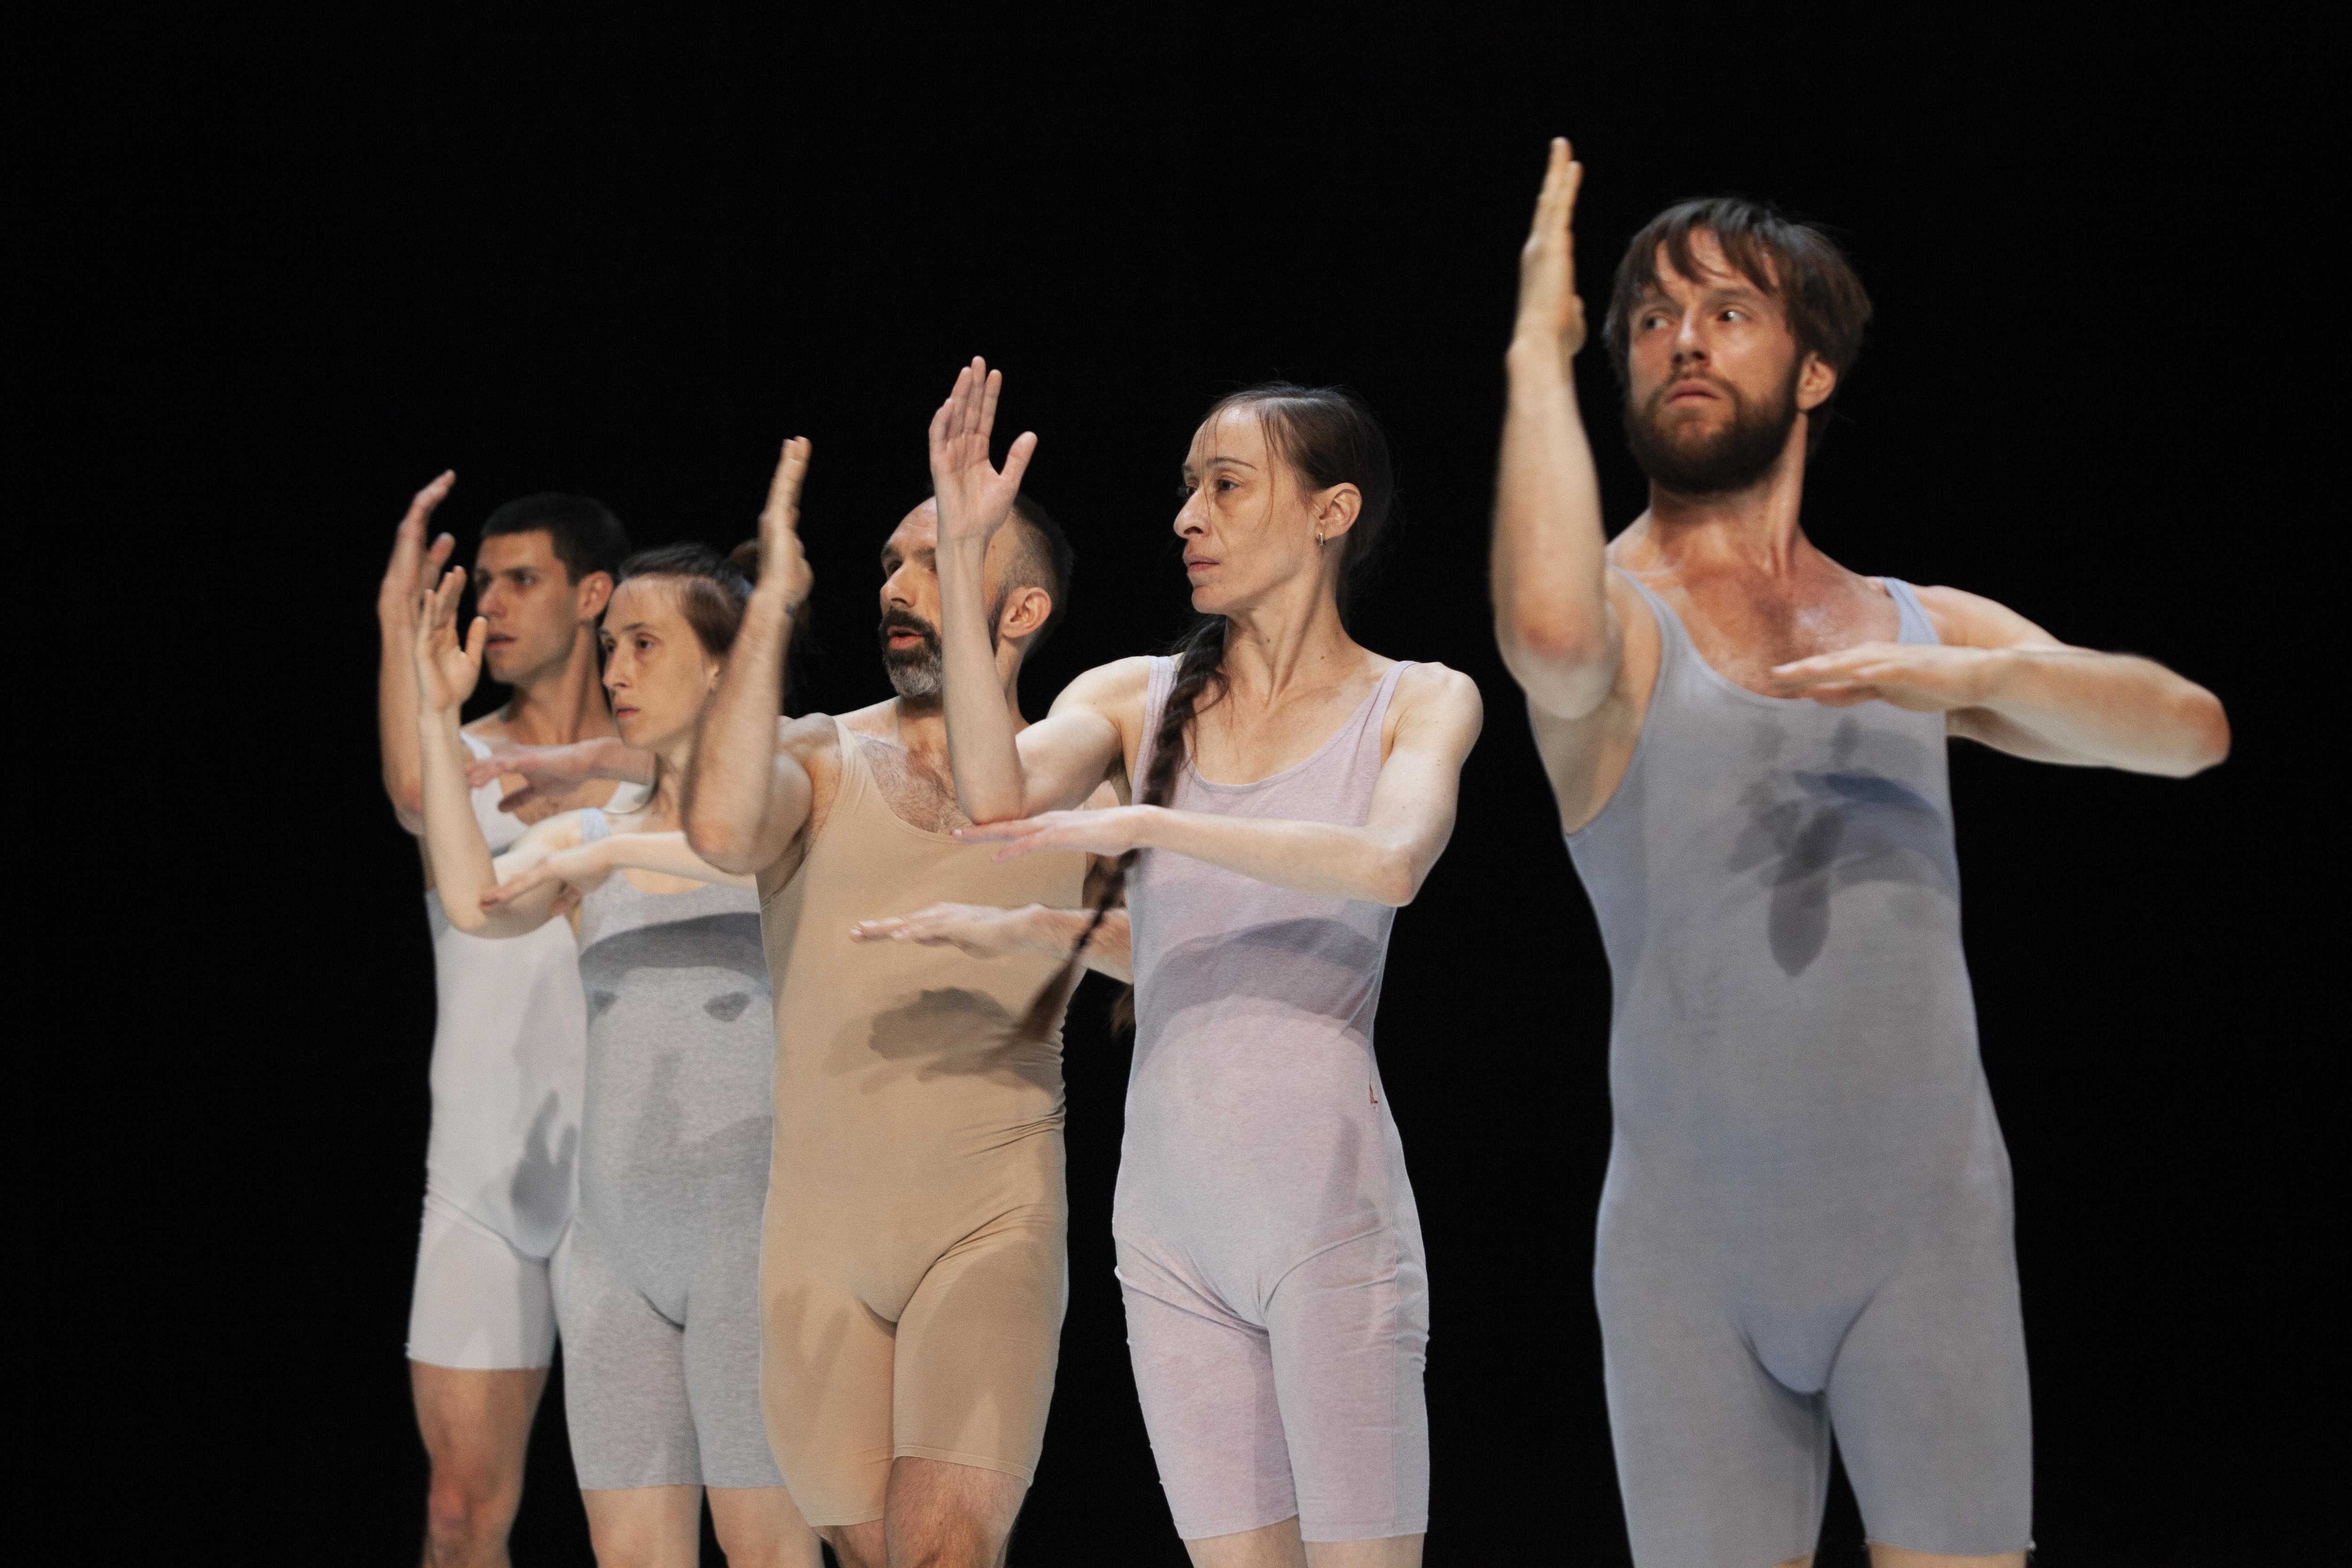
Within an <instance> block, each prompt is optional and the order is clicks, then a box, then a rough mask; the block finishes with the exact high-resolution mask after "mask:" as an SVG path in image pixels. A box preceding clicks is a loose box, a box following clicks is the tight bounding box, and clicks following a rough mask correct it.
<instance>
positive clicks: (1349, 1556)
mask: <svg viewBox="0 0 2352 1568" xmlns="http://www.w3.org/2000/svg"><path fill="white" fill-rule="evenodd" d="M1422 1540H1423V1538H1422V1537H1421V1536H1418V1535H1390V1536H1383V1537H1381V1539H1379V1540H1377V1541H1310V1542H1302V1541H1300V1540H1299V1539H1298V1521H1297V1520H1296V1519H1286V1520H1284V1521H1281V1522H1280V1523H1279V1524H1269V1525H1267V1526H1265V1528H1264V1529H1262V1530H1244V1531H1242V1532H1240V1533H1239V1534H1237V1535H1212V1536H1209V1537H1207V1538H1205V1539H1203V1540H1200V1541H1188V1542H1185V1543H1184V1550H1185V1552H1187V1553H1189V1554H1190V1555H1191V1557H1192V1568H1421V1543H1422Z"/></svg>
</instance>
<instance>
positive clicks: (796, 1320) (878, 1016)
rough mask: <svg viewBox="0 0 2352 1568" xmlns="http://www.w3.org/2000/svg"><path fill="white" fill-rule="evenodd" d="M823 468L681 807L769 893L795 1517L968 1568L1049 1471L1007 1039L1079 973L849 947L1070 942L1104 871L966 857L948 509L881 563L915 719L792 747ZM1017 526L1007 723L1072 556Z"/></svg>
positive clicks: (772, 1318) (1041, 1237) (773, 1431)
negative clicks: (897, 937) (951, 918)
mask: <svg viewBox="0 0 2352 1568" xmlns="http://www.w3.org/2000/svg"><path fill="white" fill-rule="evenodd" d="M805 461H806V447H805V444H804V443H798V442H795V443H793V444H790V445H788V446H787V447H786V450H785V458H784V461H783V463H782V466H781V467H780V468H779V469H778V471H777V479H776V486H775V489H774V492H773V493H772V495H771V498H770V501H769V507H768V510H767V512H766V514H765V515H764V516H763V517H762V519H761V556H762V568H761V573H760V579H759V587H758V591H757V592H756V593H755V594H754V595H753V597H752V600H751V605H750V608H749V610H748V612H747V614H746V616H745V618H744V621H743V626H742V630H741V632H740V635H739V640H738V642H737V645H736V647H735V650H734V657H732V658H730V659H729V661H728V668H727V673H726V675H725V677H724V678H723V679H721V681H720V684H719V689H718V691H717V693H716V694H715V695H714V696H713V698H712V700H711V703H710V707H709V710H707V712H706V714H705V716H704V719H703V728H702V734H701V741H700V744H699V746H698V750H697V753H696V760H695V765H694V770H693V772H692V773H689V775H688V780H687V786H686V807H685V823H686V830H687V834H688V838H689V840H690V841H691V843H692V844H693V846H694V847H695V848H696V850H697V851H698V852H699V853H701V854H703V855H705V856H707V857H708V858H709V859H710V861H711V862H712V863H713V864H714V865H718V866H719V867H722V868H726V869H728V870H732V871H739V872H751V873H755V874H756V875H757V876H758V878H759V886H760V896H761V929H762V933H763V937H764V940H765V942H766V945H767V952H768V966H769V973H770V974H771V975H772V978H773V981H774V987H775V995H776V1043H777V1054H776V1075H775V1084H776V1133H775V1137H776V1142H775V1156H774V1164H773V1167H772V1174H771V1176H770V1184H769V1194H768V1207H767V1220H766V1227H765V1231H764V1235H763V1239H762V1247H761V1329H762V1337H763V1347H764V1348H763V1353H762V1359H761V1397H762V1403H763V1405H764V1406H765V1411H766V1415H767V1423H768V1434H769V1440H770V1443H771V1445H772V1447H773V1448H774V1450H775V1456H776V1461H777V1464H778V1467H779V1468H781V1469H782V1472H783V1475H784V1479H785V1481H786V1483H787V1484H788V1485H789V1486H790V1487H791V1489H792V1492H793V1500H794V1501H795V1502H796V1503H798V1504H799V1506H800V1508H801V1510H802V1511H803V1514H804V1515H805V1516H806V1517H807V1519H808V1521H809V1522H810V1523H811V1524H813V1525H814V1526H815V1527H816V1528H817V1530H818V1531H819V1533H821V1534H822V1535H824V1538H825V1539H826V1540H827V1541H828V1542H831V1543H832V1545H833V1547H834V1550H835V1552H837V1553H838V1554H839V1555H840V1556H841V1557H842V1559H843V1562H844V1564H845V1568H887V1564H888V1563H891V1562H893V1561H903V1562H918V1561H919V1562H923V1563H940V1564H967V1563H969V1564H972V1565H974V1568H978V1565H982V1564H991V1563H998V1562H1001V1561H1002V1554H1003V1548H1004V1542H1005V1541H1006V1539H1007V1538H1008V1537H1009V1536H1010V1534H1011V1532H1012V1527H1013V1518H1014V1516H1015V1515H1016V1514H1017V1513H1018V1512H1019V1510H1020V1506H1021V1501H1022V1499H1023V1497H1024V1494H1025V1493H1026V1491H1027V1489H1028V1485H1029V1482H1030V1479H1032V1477H1033V1476H1034V1472H1035V1468H1036V1463H1037V1456H1038V1453H1039V1450H1040V1448H1041V1447H1042V1444H1043V1440H1044V1434H1045V1410H1046V1405H1047V1404H1048V1402H1049V1400H1050V1399H1051V1397H1052V1394H1053V1383H1054V1368H1055V1358H1056V1355H1057V1352H1058V1346H1059V1342H1060V1335H1061V1323H1062V1311H1063V1306H1064V1302H1065V1300H1066V1294H1067V1262H1066V1255H1065V1247H1064V1238H1065V1235H1066V1229H1067V1212H1066V1202H1065V1198H1064V1194H1063V1167H1062V1161H1063V1155H1062V1074H1061V1053H1060V1047H1059V1044H1058V1027H1057V1028H1056V1029H1055V1031H1054V1032H1053V1034H1054V1037H1053V1038H1051V1039H1049V1040H1044V1041H1041V1040H1024V1039H1020V1038H1016V1035H1017V1033H1018V1031H1017V1030H1016V1029H1015V1027H1014V1026H1015V1024H1016V1022H1017V1021H1018V1020H1019V1019H1020V1018H1021V1016H1022V1015H1023V1013H1024V1011H1025V1009H1026V1008H1027V1007H1028V1005H1029V1004H1030V1002H1031V1000H1032V998H1033V997H1034V996H1035V995H1036V994H1037V993H1038V991H1039V989H1040V988H1041V987H1042V986H1044V985H1045V984H1048V983H1050V982H1051V981H1052V980H1053V978H1054V976H1055V973H1056V971H1057V970H1058V968H1059V964H1058V963H1057V961H1056V958H1055V956H1054V955H1052V954H1051V953H1049V952H1027V953H1023V954H1020V955H1017V956H1014V957H1010V958H1002V959H998V960H996V961H994V962H988V963H983V962H982V961H981V960H980V959H978V958H976V957H972V956H968V955H967V953H965V952H959V951H956V950H954V948H952V947H948V946H929V945H922V944H920V943H918V942H853V941H852V940H851V927H852V925H853V924H854V923H855V922H856V921H861V920H865V919H867V918H868V917H873V916H887V915H892V914H898V913H902V912H911V911H915V910H920V909H923V908H925V907H927V906H932V905H937V904H940V903H968V904H974V905H995V906H1013V907H1019V906H1033V905H1034V906H1040V908H1039V910H1038V911H1037V912H1038V914H1039V916H1040V917H1041V918H1042V919H1045V920H1047V921H1050V920H1052V919H1054V918H1055V910H1061V909H1066V908H1067V907H1069V906H1074V905H1076V904H1077V903H1079V901H1080V898H1081V884H1082V881H1083V879H1084V876H1085V872H1086V858H1085V857H1083V856H1081V855H1077V854H1075V853H1070V854H1059V855H1053V856H1039V857H1037V858H1035V860H1034V861H1026V860H1024V861H1020V862H1016V863H1013V864H1010V865H1003V866H1000V865H997V864H995V863H994V862H993V858H992V849H991V848H989V847H982V846H969V845H961V844H958V843H956V842H955V841H953V840H952V839H951V838H950V837H949V833H950V831H951V830H952V829H954V828H956V827H959V826H965V825H966V819H965V818H964V817H963V816H961V814H960V813H958V811H957V810H956V806H955V788H954V784H953V783H952V781H951V779H950V775H949V773H948V758H947V734H946V729H945V725H944V721H943V720H942V718H941V711H940V645H939V637H938V632H937V630H936V629H935V628H936V626H937V625H938V616H939V580H938V575H937V572H936V568H935V564H934V552H935V549H936V546H937V531H938V516H937V512H936V510H934V508H933V506H932V504H931V503H930V502H929V501H926V502H924V503H923V504H922V505H921V506H919V507H918V508H916V509H915V510H913V511H912V512H910V513H908V516H907V518H906V519H905V521H902V522H900V523H899V524H898V529H897V531H894V532H893V533H892V534H891V535H890V538H889V542H888V543H887V545H886V546H885V548H884V551H883V556H882V565H883V571H884V574H885V577H884V581H883V584H882V594H881V607H882V628H881V629H882V643H883V658H884V661H885V663H886V664H887V666H888V668H889V670H890V675H891V683H892V685H893V686H894V687H895V688H896V689H897V690H898V696H897V697H896V698H894V699H893V700H890V701H887V702H882V703H877V704H876V705H875V706H873V707H871V708H865V709H860V710H857V711H856V712H854V713H849V714H845V715H841V716H839V717H834V716H829V715H824V714H812V715H809V716H807V717H805V718H802V719H798V720H793V721H787V722H784V723H782V724H781V725H780V724H779V722H778V714H779V710H780V701H781V697H782V664H783V655H784V648H785V644H786V641H787V639H788V637H789V634H790V630H791V622H792V617H793V612H794V611H795V609H796V608H797V607H798V605H799V604H800V602H801V600H802V599H803V597H804V596H805V595H806V594H807V591H808V583H809V574H808V569H807V567H806V565H805V563H804V562H803V558H802V555H801V551H800V544H799V541H798V538H797V536H796V534H795V532H794V513H795V510H796V503H797V497H798V490H799V480H800V472H801V469H802V468H803V466H804V464H805ZM1020 517H1021V521H1022V523H1023V524H1024V526H1021V527H1018V528H1007V529H1006V530H1004V531H1003V536H1002V537H1001V538H1000V539H999V541H998V542H997V543H998V545H999V546H1000V549H999V551H998V552H995V553H992V555H991V557H990V560H989V563H988V566H989V579H990V589H989V592H990V594H991V595H992V602H993V603H994V604H995V605H996V614H995V616H994V621H993V625H994V627H995V633H996V658H997V669H998V672H999V675H1000V676H1001V678H1002V680H1003V689H1004V699H1005V703H1006V705H1007V708H1008V709H1009V710H1011V712H1012V716H1013V721H1014V723H1015V724H1016V725H1018V724H1020V723H1021V722H1022V719H1021V716H1020V710H1019V704H1018V697H1017V692H1016V685H1017V681H1018V679H1019V675H1020V668H1021V661H1022V658H1023V656H1024V653H1026V652H1027V651H1028V649H1029V648H1031V647H1034V645H1035V644H1036V642H1037V641H1038V640H1039V638H1040V637H1042V636H1043V635H1044V634H1045V631H1046V630H1048V629H1049V628H1050V626H1051V624H1052V622H1053V620H1054V618H1055V613H1056V611H1057V610H1058V608H1059V604H1058V603H1057V601H1058V600H1059V598H1060V597H1061V596H1062V595H1063V594H1064V593H1065V592H1066V584H1067V581H1068V559H1069V558H1068V547H1067V545H1066V544H1065V543H1064V542H1062V541H1061V537H1060V531H1059V530H1058V529H1056V528H1055V526H1054V524H1053V523H1052V521H1050V520H1049V519H1046V518H1045V515H1044V513H1043V512H1042V510H1038V509H1035V508H1034V507H1025V508H1024V509H1023V510H1022V511H1021V513H1020ZM1072 918H1075V917H1072ZM1120 934H1122V935H1123V934H1124V933H1123V931H1122V932H1121V933H1120ZM1067 951H1068V949H1067V946H1066V944H1065V945H1064V946H1063V947H1062V949H1061V952H1064V953H1066V952H1067Z"/></svg>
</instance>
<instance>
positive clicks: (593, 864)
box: [482, 844, 613, 914]
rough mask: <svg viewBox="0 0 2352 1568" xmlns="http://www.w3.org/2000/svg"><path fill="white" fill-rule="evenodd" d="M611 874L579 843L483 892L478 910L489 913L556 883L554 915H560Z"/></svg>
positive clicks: (592, 848)
mask: <svg viewBox="0 0 2352 1568" xmlns="http://www.w3.org/2000/svg"><path fill="white" fill-rule="evenodd" d="M612 874H613V869H612V868H611V867H610V866H608V865H606V864H605V863H604V858H603V857H602V856H600V855H598V854H597V853H596V851H595V847H594V846H593V845H588V844H583V845H580V846H578V847H575V848H571V849H562V850H558V851H557V852H556V853H555V854H552V855H550V856H549V857H547V858H545V859H544V860H541V861H540V862H539V864H537V865H535V866H532V867H530V868H527V869H525V870H523V871H522V872H520V873H519V874H518V875H516V876H513V877H510V878H509V879H507V880H505V881H503V882H501V883H499V885H498V886H497V887H495V888H492V889H490V890H489V891H488V892H487V893H484V894H483V895H482V911H483V912H484V913H485V914H488V913H491V912H493V911H495V910H500V909H503V908H505V907H506V906H508V905H509V904H512V903H513V902H514V901H515V900H518V899H520V898H521V897H523V895H525V894H526V893H529V892H530V890H531V889H534V888H543V887H545V886H546V885H547V884H548V883H550V882H560V883H562V887H561V888H560V889H558V890H557V892H556V895H555V908H554V912H555V913H557V914H562V913H564V912H565V911H567V910H570V909H571V908H572V905H574V904H576V903H578V902H579V901H580V900H582V899H583V898H584V897H585V896H586V895H588V894H590V893H593V892H594V891H595V890H596V889H598V888H601V887H603V886H604V879H605V878H607V877H609V876H611V875H612Z"/></svg>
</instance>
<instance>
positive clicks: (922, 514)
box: [882, 500, 940, 555]
mask: <svg viewBox="0 0 2352 1568" xmlns="http://www.w3.org/2000/svg"><path fill="white" fill-rule="evenodd" d="M939 544H940V507H939V503H938V502H937V501H934V500H926V501H924V502H923V503H922V504H921V505H920V506H919V507H917V508H915V510H912V511H910V512H908V514H907V515H906V516H904V517H902V518H900V519H899V520H898V527H896V528H894V529H892V530H891V531H890V537H889V538H888V539H886V540H884V541H883V542H882V549H883V552H885V553H886V554H898V555H911V554H913V553H914V552H916V551H918V550H937V549H938V548H939Z"/></svg>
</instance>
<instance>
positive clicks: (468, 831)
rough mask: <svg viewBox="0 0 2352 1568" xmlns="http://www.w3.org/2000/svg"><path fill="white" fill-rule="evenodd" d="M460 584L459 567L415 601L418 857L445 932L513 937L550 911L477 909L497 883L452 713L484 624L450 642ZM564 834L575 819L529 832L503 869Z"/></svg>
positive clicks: (471, 677)
mask: <svg viewBox="0 0 2352 1568" xmlns="http://www.w3.org/2000/svg"><path fill="white" fill-rule="evenodd" d="M465 585H466V572H465V569H464V568H463V567H459V568H457V570H455V571H452V572H451V573H449V574H448V575H447V576H446V577H445V578H443V579H442V582H441V586H440V588H439V589H438V590H436V591H435V592H432V593H425V594H419V595H417V608H416V620H415V634H414V643H413V646H414V649H415V657H414V658H413V659H412V661H411V662H412V668H413V674H412V676H411V678H410V679H411V680H412V682H413V685H414V689H415V695H414V697H413V698H412V700H413V701H414V703H415V711H416V719H415V727H416V746H417V754H418V764H419V780H420V784H421V793H422V796H423V804H424V826H425V859H426V860H427V861H428V862H429V863H430V864H431V866H432V868H433V884H434V886H435V888H436V889H438V890H439V892H440V895H441V911H442V913H444V914H445V915H446V916H448V918H449V923H450V924H451V925H454V926H456V927H457V929H458V930H459V931H467V932H470V933H471V934H473V935H475V936H520V935H522V934H523V933H524V932H526V931H536V930H538V929H539V928H540V927H541V926H542V925H544V924H546V923H547V921H548V919H549V918H550V917H551V915H552V914H553V913H554V910H553V909H552V907H551V906H544V905H541V904H538V903H532V904H530V905H526V906H519V907H515V908H509V909H501V910H497V911H495V912H492V911H486V910H484V909H483V908H482V896H483V895H484V894H485V893H487V892H488V891H489V890H490V889H491V888H492V887H494V886H495V885H496V884H497V882H498V880H499V877H498V872H497V870H496V868H494V866H493V865H492V863H491V858H490V847H489V844H488V842H487V841H486V840H485V839H484V838H483V837H482V827H481V824H480V823H478V822H477V821H475V820H474V805H473V801H472V799H471V798H470V792H469V791H468V790H467V787H466V762H467V751H466V743H465V742H464V740H463V739H462V738H461V737H460V736H459V734H458V731H457V714H458V710H459V709H460V708H461V707H463V706H464V705H465V701H466V699H467V697H469V696H471V695H472V694H473V690H474V687H475V684H476V683H477V682H478V680H480V679H481V675H482V645H483V641H484V639H485V637H487V635H488V623H487V622H486V621H484V620H483V619H482V618H481V617H480V616H475V617H474V622H473V625H472V626H469V627H468V628H467V637H466V640H465V642H464V643H463V644H460V643H459V642H458V641H457V595H459V594H460V593H461V592H463V591H464V588H465ZM567 832H568V833H570V834H571V835H572V836H573V841H574V842H576V841H577V835H578V832H579V825H578V818H577V816H561V817H551V818H550V819H549V820H547V821H546V822H542V823H540V824H538V825H536V826H533V827H532V828H531V829H530V832H529V833H527V834H525V835H524V836H523V842H522V843H520V844H518V845H517V846H516V858H515V859H514V860H512V861H510V862H509V864H525V863H528V862H529V861H530V860H533V859H536V858H540V857H541V855H542V854H543V853H544V852H545V851H546V850H547V849H548V848H551V847H558V846H560V845H561V843H562V835H564V834H565V833H567Z"/></svg>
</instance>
